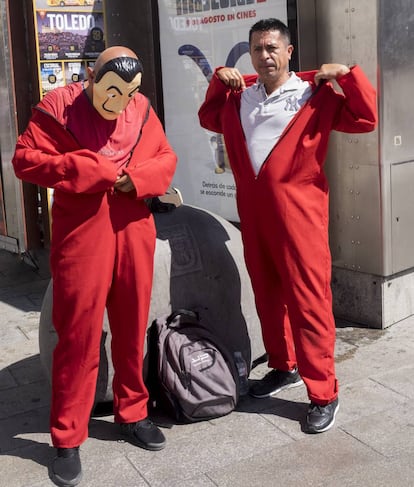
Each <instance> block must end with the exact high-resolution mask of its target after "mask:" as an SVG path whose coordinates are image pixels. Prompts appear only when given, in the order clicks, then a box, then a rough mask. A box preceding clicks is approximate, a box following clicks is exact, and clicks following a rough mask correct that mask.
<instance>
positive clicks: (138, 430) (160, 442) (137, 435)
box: [121, 418, 166, 451]
mask: <svg viewBox="0 0 414 487" xmlns="http://www.w3.org/2000/svg"><path fill="white" fill-rule="evenodd" d="M121 431H122V433H123V434H124V435H125V436H127V437H128V439H129V440H130V441H131V443H133V444H134V445H136V446H139V447H141V448H145V449H146V450H151V451H158V450H162V449H163V448H164V447H165V443H166V440H165V436H164V435H163V433H162V432H161V430H160V429H159V428H158V427H157V426H156V425H155V424H154V423H153V422H152V421H151V420H149V419H148V418H145V419H142V420H141V421H137V422H136V423H122V424H121Z"/></svg>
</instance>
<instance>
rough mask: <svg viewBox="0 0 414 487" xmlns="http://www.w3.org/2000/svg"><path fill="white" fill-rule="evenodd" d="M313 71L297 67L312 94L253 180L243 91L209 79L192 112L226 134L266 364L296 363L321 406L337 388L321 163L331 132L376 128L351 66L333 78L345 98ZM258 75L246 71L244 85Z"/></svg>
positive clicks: (369, 96) (368, 90)
mask: <svg viewBox="0 0 414 487" xmlns="http://www.w3.org/2000/svg"><path fill="white" fill-rule="evenodd" d="M315 73H316V71H314V72H306V73H298V76H299V77H301V78H302V79H304V80H306V81H309V82H310V83H311V84H312V86H313V88H314V91H313V95H312V96H311V97H310V99H309V100H308V101H307V103H306V104H305V105H304V106H303V107H302V108H301V109H300V110H299V111H298V112H297V114H296V115H295V117H294V118H293V119H292V120H291V122H290V123H289V125H288V126H287V127H286V129H285V130H284V132H283V134H282V136H281V137H280V139H279V141H278V143H277V144H276V145H275V146H274V148H273V149H272V151H271V153H270V154H269V156H268V157H267V159H266V161H265V162H264V164H263V166H262V167H261V169H260V171H259V173H258V175H257V176H256V175H255V173H254V171H253V167H252V163H251V161H250V158H249V154H248V150H247V146H246V141H245V137H244V133H243V129H242V126H241V122H240V98H241V92H240V91H238V92H233V91H230V90H229V88H228V87H227V86H226V85H225V84H224V83H222V82H221V81H220V80H219V79H218V77H217V75H214V76H213V78H212V80H211V82H210V85H209V88H208V90H207V94H206V100H205V102H204V103H203V105H202V106H201V108H200V111H199V118H200V122H201V125H202V126H203V127H204V128H206V129H208V130H211V131H214V132H218V133H222V134H223V135H224V139H225V143H226V148H227V152H228V155H229V160H230V163H231V167H232V170H233V174H234V178H235V182H236V187H237V207H238V212H239V216H240V224H241V233H242V238H243V244H244V254H245V260H246V265H247V268H248V271H249V275H250V278H251V281H252V286H253V290H254V293H255V299H256V306H257V311H258V315H259V318H260V321H261V326H262V334H263V341H264V344H265V348H266V351H267V352H268V354H269V367H271V368H275V369H280V370H290V369H292V368H293V367H294V366H295V365H297V366H298V369H299V373H300V375H301V376H302V378H303V380H304V382H305V384H306V387H307V391H308V396H309V398H310V400H311V401H313V402H315V403H317V404H320V405H325V404H327V403H329V402H331V401H332V400H334V399H335V398H336V397H337V395H338V384H337V380H336V376H335V365H334V347H335V321H334V317H333V313H332V295H331V288H330V279H331V256H330V250H329V245H328V184H327V180H326V176H325V174H324V171H323V165H324V161H325V157H326V152H327V146H328V139H329V134H330V131H331V130H338V131H343V132H350V133H357V132H369V131H372V130H374V128H375V126H376V93H375V90H374V88H373V87H372V85H371V83H370V82H369V81H368V79H367V78H366V76H365V75H364V73H363V72H362V70H361V69H360V68H359V67H358V66H355V67H353V68H352V69H351V72H350V73H348V74H346V75H345V76H343V77H341V78H340V79H339V81H338V82H339V85H340V86H341V88H342V89H343V92H344V94H340V93H338V92H336V91H335V90H334V89H333V87H332V85H331V83H326V82H325V83H323V84H321V85H320V86H319V87H318V88H317V89H315V86H314V83H313V78H314V75H315ZM256 80H257V76H256V75H254V76H246V77H245V81H246V84H247V86H250V85H251V84H253V83H255V82H256Z"/></svg>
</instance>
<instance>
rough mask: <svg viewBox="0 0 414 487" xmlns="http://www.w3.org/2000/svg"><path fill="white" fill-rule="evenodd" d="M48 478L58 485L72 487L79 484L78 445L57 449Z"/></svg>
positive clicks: (80, 472)
mask: <svg viewBox="0 0 414 487" xmlns="http://www.w3.org/2000/svg"><path fill="white" fill-rule="evenodd" d="M50 478H51V480H52V481H53V482H54V483H55V484H56V485H59V487H73V486H74V485H78V484H79V482H80V481H81V479H82V466H81V461H80V457H79V447H76V448H58V449H57V456H56V458H55V459H54V460H53V463H52V471H51V475H50Z"/></svg>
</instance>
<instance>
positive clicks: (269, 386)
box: [249, 368, 303, 399]
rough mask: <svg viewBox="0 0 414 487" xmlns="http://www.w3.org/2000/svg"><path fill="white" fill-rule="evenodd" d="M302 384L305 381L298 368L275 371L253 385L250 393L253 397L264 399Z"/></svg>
mask: <svg viewBox="0 0 414 487" xmlns="http://www.w3.org/2000/svg"><path fill="white" fill-rule="evenodd" d="M302 384H303V380H302V378H301V377H300V375H299V372H298V369H297V368H295V369H293V370H292V371H284V370H277V369H273V370H271V371H270V372H268V373H267V374H266V375H265V376H264V377H263V379H261V380H260V381H258V382H256V383H255V384H253V385H252V386H251V387H250V390H249V393H250V395H251V396H253V397H257V398H259V399H262V398H264V397H270V396H273V395H274V394H277V393H278V392H280V391H283V390H284V389H290V388H291V387H297V386H300V385H302Z"/></svg>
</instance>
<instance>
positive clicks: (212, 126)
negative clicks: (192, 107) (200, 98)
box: [198, 68, 257, 134]
mask: <svg viewBox="0 0 414 487" xmlns="http://www.w3.org/2000/svg"><path fill="white" fill-rule="evenodd" d="M219 69H220V68H217V69H216V71H215V72H214V75H213V76H212V78H211V81H210V84H209V86H208V89H207V93H206V98H205V101H204V103H203V104H202V105H201V107H200V109H199V111H198V118H199V120H200V125H201V126H202V127H203V128H205V129H207V130H211V131H212V132H217V133H219V134H222V133H223V129H222V126H221V110H222V108H223V106H224V105H225V103H226V101H227V99H228V97H229V95H230V94H231V92H232V91H231V89H230V88H229V87H228V86H226V85H225V84H224V83H223V82H222V81H220V79H219V78H218V76H217V71H218V70H219ZM243 78H244V81H245V83H246V86H251V85H252V84H254V83H255V82H256V80H257V75H256V74H255V75H246V76H243ZM235 93H241V91H237V92H235Z"/></svg>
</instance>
